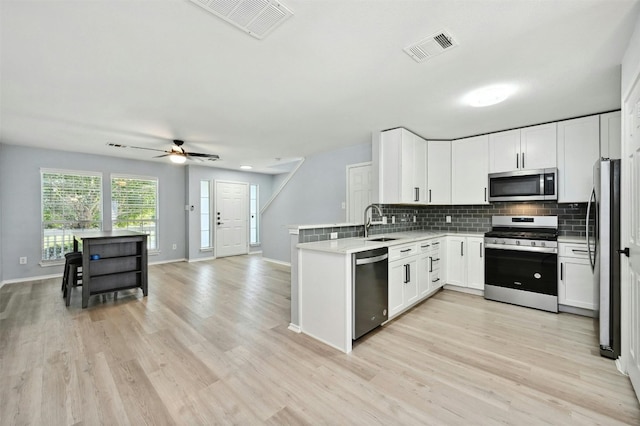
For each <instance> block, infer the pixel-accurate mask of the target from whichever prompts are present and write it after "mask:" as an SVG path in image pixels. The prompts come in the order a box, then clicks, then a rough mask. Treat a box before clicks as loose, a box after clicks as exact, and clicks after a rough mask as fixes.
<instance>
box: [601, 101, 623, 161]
mask: <svg viewBox="0 0 640 426" xmlns="http://www.w3.org/2000/svg"><path fill="white" fill-rule="evenodd" d="M620 133H621V118H620V111H614V112H608V113H606V114H600V156H601V157H604V158H620V151H621V148H622V147H621V146H620V141H621V139H620Z"/></svg>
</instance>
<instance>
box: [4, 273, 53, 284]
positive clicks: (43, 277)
mask: <svg viewBox="0 0 640 426" xmlns="http://www.w3.org/2000/svg"><path fill="white" fill-rule="evenodd" d="M52 278H62V273H59V274H50V275H38V276H36V277H26V278H13V279H10V280H4V281H2V283H1V284H0V285H5V284H15V283H26V282H28V281H38V280H50V279H52Z"/></svg>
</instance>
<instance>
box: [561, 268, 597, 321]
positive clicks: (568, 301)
mask: <svg viewBox="0 0 640 426" xmlns="http://www.w3.org/2000/svg"><path fill="white" fill-rule="evenodd" d="M558 260H559V262H558V264H559V269H560V270H559V271H558V277H559V278H560V281H559V284H558V303H559V304H561V305H567V306H575V307H577V308H583V309H591V310H593V309H595V305H596V303H595V295H594V287H593V274H592V273H591V266H590V265H589V260H588V259H577V258H568V257H560V258H559V259H558Z"/></svg>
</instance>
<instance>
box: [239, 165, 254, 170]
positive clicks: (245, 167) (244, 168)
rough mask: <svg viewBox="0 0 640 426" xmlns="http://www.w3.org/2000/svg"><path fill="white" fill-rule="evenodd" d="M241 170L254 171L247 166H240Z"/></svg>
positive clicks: (251, 167)
mask: <svg viewBox="0 0 640 426" xmlns="http://www.w3.org/2000/svg"><path fill="white" fill-rule="evenodd" d="M240 168H241V169H242V170H251V169H253V166H249V165H245V166H240Z"/></svg>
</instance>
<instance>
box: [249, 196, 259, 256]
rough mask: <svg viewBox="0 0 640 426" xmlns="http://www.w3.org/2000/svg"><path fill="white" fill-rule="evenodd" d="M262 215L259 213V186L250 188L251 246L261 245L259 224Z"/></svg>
mask: <svg viewBox="0 0 640 426" xmlns="http://www.w3.org/2000/svg"><path fill="white" fill-rule="evenodd" d="M259 218H260V214H259V212H258V185H253V184H252V185H250V186H249V234H250V236H251V237H250V240H249V244H253V245H258V244H260V233H259V228H258V222H259V220H258V219H259Z"/></svg>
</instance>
